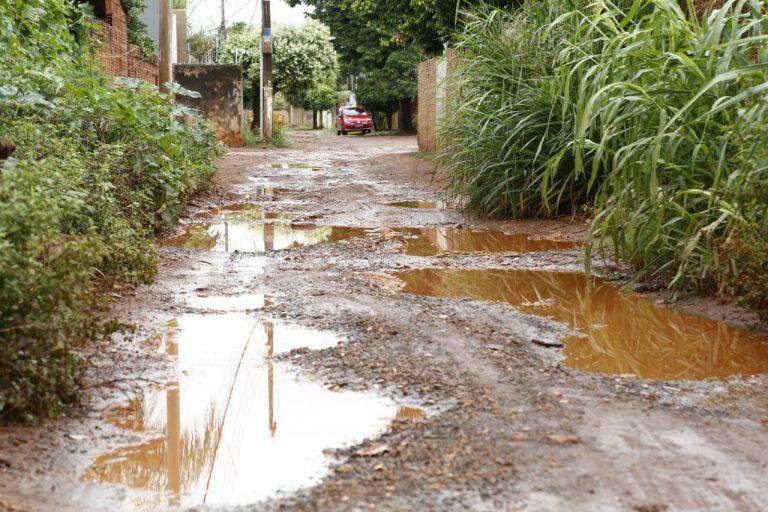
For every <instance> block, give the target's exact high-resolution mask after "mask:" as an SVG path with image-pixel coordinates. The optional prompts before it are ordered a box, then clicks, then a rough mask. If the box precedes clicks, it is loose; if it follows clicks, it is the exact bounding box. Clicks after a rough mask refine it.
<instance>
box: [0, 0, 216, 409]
mask: <svg viewBox="0 0 768 512" xmlns="http://www.w3.org/2000/svg"><path fill="white" fill-rule="evenodd" d="M0 2H4V3H5V5H3V6H2V7H1V8H0V46H2V47H3V48H5V49H7V51H5V52H2V53H0V139H6V140H10V141H13V142H14V143H15V144H16V146H17V150H16V152H15V153H14V154H13V156H12V157H11V158H10V159H8V160H6V161H4V162H0V336H2V340H3V342H2V345H0V417H13V418H23V419H27V420H30V419H34V418H35V417H39V416H46V415H56V414H58V413H60V412H61V411H62V410H63V409H64V407H65V406H66V405H67V404H68V403H71V402H72V401H73V400H74V399H75V398H76V396H77V381H78V377H79V375H80V374H81V370H82V368H83V365H84V364H85V363H86V361H84V360H83V359H82V358H81V357H79V356H78V351H79V348H80V347H82V346H84V344H85V343H87V342H88V341H89V340H91V339H93V338H94V337H95V336H98V335H103V334H105V333H106V330H107V329H108V328H109V327H110V325H109V324H106V323H104V322H103V321H100V320H99V319H98V313H99V307H100V306H101V305H102V301H103V295H102V294H101V293H99V292H100V291H101V290H105V289H107V288H108V287H110V286H111V285H112V284H113V283H115V282H118V281H120V282H128V283H137V282H146V281H148V280H149V279H151V278H152V277H153V275H154V272H155V263H156V256H155V252H154V250H153V244H152V240H153V234H154V232H155V230H156V229H157V228H158V227H159V226H160V225H162V224H163V223H165V222H172V221H174V220H175V218H176V216H177V215H178V213H179V211H180V209H181V207H182V205H183V204H184V201H185V200H186V199H187V198H188V197H189V196H190V194H192V193H193V192H194V191H195V190H197V189H199V188H200V187H202V186H205V185H206V183H207V181H208V179H209V177H210V176H211V174H212V172H213V168H212V158H213V156H214V155H215V154H217V152H218V151H219V149H218V145H217V143H216V142H215V139H214V137H213V135H212V133H211V131H210V129H209V128H207V126H206V125H205V124H204V123H203V122H202V121H200V120H194V119H193V120H190V121H188V122H187V121H185V120H184V117H185V116H186V115H187V114H188V112H187V111H186V110H185V109H184V108H182V107H179V106H175V105H173V103H172V102H171V100H170V98H169V97H167V96H165V95H161V94H159V93H158V92H157V90H156V89H155V88H154V87H153V86H149V85H148V84H145V83H142V82H141V81H138V80H125V81H123V82H122V84H116V85H112V84H110V82H109V81H108V80H107V79H106V78H105V77H103V76H101V75H100V74H99V73H98V72H97V71H96V70H95V67H93V66H92V65H91V64H90V63H89V62H88V59H89V57H88V52H89V48H88V41H86V40H85V39H84V38H83V35H82V34H84V31H82V30H80V28H81V26H82V17H81V14H80V11H78V10H76V9H74V8H73V7H72V4H71V3H70V2H68V1H66V0H25V1H24V2H20V1H12V2H10V4H9V3H8V2H7V0H0ZM73 34H74V35H76V36H78V37H79V38H80V39H78V37H75V36H73Z"/></svg>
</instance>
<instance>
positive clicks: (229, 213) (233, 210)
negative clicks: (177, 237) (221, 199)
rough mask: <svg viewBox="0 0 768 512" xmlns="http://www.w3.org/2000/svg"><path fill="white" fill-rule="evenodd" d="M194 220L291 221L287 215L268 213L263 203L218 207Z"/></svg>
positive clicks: (196, 216)
mask: <svg viewBox="0 0 768 512" xmlns="http://www.w3.org/2000/svg"><path fill="white" fill-rule="evenodd" d="M193 217H194V218H203V219H212V218H222V219H248V220H275V219H283V220H285V219H290V218H291V216H290V215H289V214H287V213H279V212H268V211H265V210H264V205H262V204H261V203H233V204H227V205H223V206H218V207H216V208H213V209H211V210H207V211H203V212H199V213H196V214H195V215H193Z"/></svg>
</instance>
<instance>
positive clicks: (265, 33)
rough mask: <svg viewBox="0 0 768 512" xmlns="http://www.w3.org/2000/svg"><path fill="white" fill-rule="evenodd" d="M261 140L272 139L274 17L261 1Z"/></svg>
mask: <svg viewBox="0 0 768 512" xmlns="http://www.w3.org/2000/svg"><path fill="white" fill-rule="evenodd" d="M261 26H262V29H261V105H262V107H261V138H262V139H264V140H269V139H271V138H272V135H273V134H272V15H271V11H270V6H269V0H261Z"/></svg>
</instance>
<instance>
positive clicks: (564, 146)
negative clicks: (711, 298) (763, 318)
mask: <svg viewBox="0 0 768 512" xmlns="http://www.w3.org/2000/svg"><path fill="white" fill-rule="evenodd" d="M686 7H687V8H686V10H685V11H684V10H682V9H681V8H680V6H679V5H678V4H677V3H676V2H675V1H671V0H638V1H635V2H633V3H627V4H626V5H624V6H620V5H616V4H613V3H610V2H608V1H600V0H598V1H595V2H591V3H581V2H575V3H574V2H569V1H567V0H559V1H547V2H540V3H527V4H525V6H524V7H523V8H522V9H521V10H520V11H519V12H517V13H508V12H504V11H486V12H480V13H476V14H474V15H471V17H470V23H469V24H468V26H467V29H466V31H465V32H464V33H463V34H462V36H461V38H460V43H459V51H460V55H461V58H460V61H461V62H462V63H463V65H462V66H461V67H460V69H459V72H458V78H457V79H456V80H457V82H456V90H457V91H458V94H457V95H456V98H457V99H456V101H455V102H454V103H453V104H452V105H449V109H448V115H447V117H446V120H445V121H446V122H445V123H444V124H442V125H441V134H442V141H443V144H444V145H445V151H443V152H442V153H441V155H440V157H439V161H440V167H441V170H442V171H443V172H446V173H448V174H449V176H450V178H451V180H452V181H451V190H452V191H453V193H454V194H456V195H462V196H466V197H467V198H468V200H469V206H470V207H474V208H476V209H478V210H479V211H481V212H484V213H487V214H498V215H512V216H517V217H522V216H527V215H536V216H548V215H557V214H562V213H569V212H572V211H575V210H577V209H578V208H579V207H583V208H585V209H587V210H589V211H594V212H596V215H595V218H594V221H593V224H592V237H593V238H592V243H593V246H592V247H591V248H590V251H588V254H591V252H592V251H593V250H594V249H595V247H597V248H603V247H609V248H610V249H612V251H613V253H614V254H615V255H617V256H618V257H620V258H621V259H623V260H625V261H628V262H630V263H631V264H632V265H633V266H634V267H635V268H636V269H637V271H638V273H637V275H638V277H649V276H654V277H658V278H660V279H661V280H662V281H663V282H665V283H666V284H667V285H669V287H670V288H672V289H675V290H688V289H698V290H702V291H717V292H721V293H734V294H737V295H740V296H743V297H745V298H746V299H747V300H748V302H749V303H750V304H751V305H753V306H755V307H757V308H765V306H766V302H767V301H768V286H766V283H765V279H752V278H750V279H748V280H745V278H746V277H747V276H758V275H764V274H765V272H766V270H768V252H766V251H765V250H764V248H765V247H766V246H767V245H768V232H767V231H766V229H765V227H764V226H765V224H766V221H768V172H767V171H766V169H767V167H766V162H768V133H767V132H766V129H765V126H766V120H768V119H767V117H768V115H767V114H766V96H765V92H766V90H768V50H767V48H768V46H766V41H767V40H768V20H767V19H766V16H765V13H764V5H763V3H762V2H759V1H747V0H742V1H739V2H734V1H730V2H726V3H725V4H724V5H723V6H722V7H721V8H720V9H718V10H715V11H712V12H711V13H709V14H706V13H700V16H699V17H696V16H687V15H686V12H694V8H693V5H692V4H689V5H687V6H686ZM588 261H589V260H588Z"/></svg>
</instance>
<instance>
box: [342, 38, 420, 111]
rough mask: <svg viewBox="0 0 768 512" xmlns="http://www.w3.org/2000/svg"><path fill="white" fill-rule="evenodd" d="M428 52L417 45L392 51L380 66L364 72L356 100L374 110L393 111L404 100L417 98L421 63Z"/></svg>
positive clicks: (358, 86)
mask: <svg viewBox="0 0 768 512" xmlns="http://www.w3.org/2000/svg"><path fill="white" fill-rule="evenodd" d="M424 58H425V56H424V53H423V52H422V51H421V49H420V48H419V47H418V46H416V45H411V46H407V47H404V48H402V49H399V50H397V51H394V52H392V53H391V54H390V55H389V57H388V58H387V61H386V63H385V64H384V66H383V67H381V68H379V69H373V70H371V71H368V72H366V73H364V74H363V75H362V76H361V77H360V79H359V82H358V85H357V100H358V102H359V103H360V104H362V105H365V107H366V108H367V109H368V110H370V111H371V112H373V113H381V114H391V113H393V112H395V111H397V109H398V107H399V105H400V102H401V101H413V100H415V99H416V94H417V84H418V73H417V70H418V65H419V62H421V61H422V60H424Z"/></svg>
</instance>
